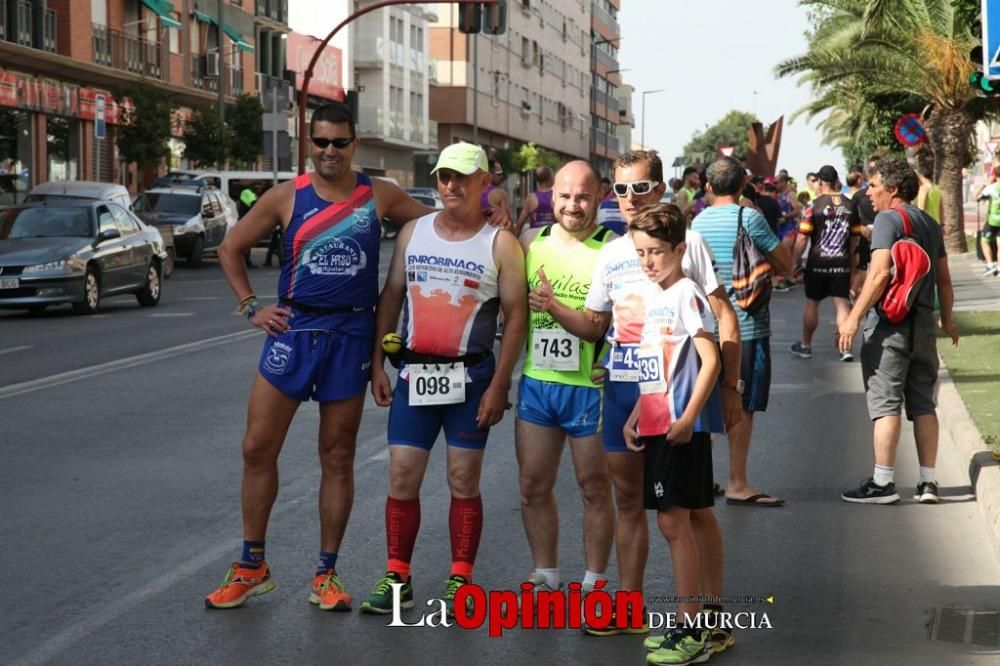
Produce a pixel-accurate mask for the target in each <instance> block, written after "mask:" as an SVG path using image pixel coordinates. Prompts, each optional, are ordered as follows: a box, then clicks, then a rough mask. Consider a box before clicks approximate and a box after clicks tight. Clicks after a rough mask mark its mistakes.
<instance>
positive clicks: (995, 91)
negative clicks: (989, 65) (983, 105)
mask: <svg viewBox="0 0 1000 666" xmlns="http://www.w3.org/2000/svg"><path fill="white" fill-rule="evenodd" d="M969 60H971V61H972V62H973V63H974V64H975V65H976V69H975V70H974V71H973V72H972V74H969V85H970V86H971V87H973V88H975V90H976V92H980V93H982V94H984V95H986V96H987V97H991V96H993V95H1000V80H994V79H989V78H987V77H986V75H985V74H984V73H983V47H982V46H976V47H975V48H973V49H972V51H970V52H969Z"/></svg>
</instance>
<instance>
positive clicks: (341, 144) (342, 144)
mask: <svg viewBox="0 0 1000 666" xmlns="http://www.w3.org/2000/svg"><path fill="white" fill-rule="evenodd" d="M309 140H310V141H312V142H313V145H314V146H316V147H317V148H319V149H320V150H326V148H327V146H329V145H330V144H333V147H334V148H336V149H337V150H343V149H344V148H347V147H348V146H349V145H351V144H352V143H354V137H353V136H351V137H346V138H340V139H327V138H325V137H322V136H311V137H309Z"/></svg>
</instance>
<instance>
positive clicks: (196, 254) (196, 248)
mask: <svg viewBox="0 0 1000 666" xmlns="http://www.w3.org/2000/svg"><path fill="white" fill-rule="evenodd" d="M204 254H205V239H204V238H203V237H201V236H198V237H197V238H195V239H194V245H192V246H191V253H190V254H189V255H188V261H187V263H188V266H190V267H191V268H200V267H201V259H202V256H203V255H204Z"/></svg>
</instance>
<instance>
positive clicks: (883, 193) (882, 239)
mask: <svg viewBox="0 0 1000 666" xmlns="http://www.w3.org/2000/svg"><path fill="white" fill-rule="evenodd" d="M919 188H920V182H919V180H918V178H917V174H916V172H914V170H913V169H912V168H911V167H910V165H909V164H907V163H906V161H905V160H900V159H892V158H886V159H883V160H880V161H879V162H878V163H877V164H876V166H875V175H874V176H873V177H872V178H871V181H870V182H869V184H868V197H869V198H870V199H871V202H872V205H873V206H874V208H875V210H876V211H878V215H877V216H876V217H875V225H874V227H873V228H872V238H871V245H872V256H871V264H870V266H869V268H868V275H867V277H866V279H865V283H864V286H863V287H862V289H861V294H860V295H859V296H858V299H857V302H855V304H854V307H853V308H852V310H851V313H850V314H849V315H848V317H847V319H845V320H844V321H843V322H842V323H841V325H840V327H839V335H838V338H839V347H840V351H842V352H843V351H846V350H849V349H850V348H851V344H852V342H853V341H854V337H855V336H856V335H857V333H858V329H859V328H860V326H861V319H862V317H866V318H865V323H864V333H863V339H864V342H863V344H862V347H861V368H862V375H863V378H864V384H865V395H866V397H867V401H868V415H869V417H870V418H871V420H872V421H873V422H874V426H873V427H874V437H873V441H874V447H875V469H874V472H873V474H872V476H871V477H870V478H868V479H866V480H865V481H864V483H862V484H861V486H860V487H858V488H855V489H852V490H848V491H846V492H844V493H843V494H842V495H841V498H842V499H843V500H844V501H845V502H854V503H859V504H892V503H894V502H898V501H899V494H898V493H897V492H896V486H895V483H894V473H895V460H896V448H897V446H898V445H899V435H900V427H901V414H902V411H903V408H904V406H905V408H906V417H907V418H908V419H909V420H911V421H913V433H914V438H915V439H916V443H917V457H918V459H919V461H920V480H919V482H918V483H917V488H916V493H915V495H914V497H915V499H916V500H917V501H918V502H920V503H923V504H932V503H937V501H938V487H937V481H936V479H935V464H936V459H937V447H938V418H937V411H936V405H935V402H934V387H935V384H936V383H937V373H938V356H937V341H936V337H935V336H936V333H937V329H936V326H935V321H934V290H935V287H936V288H937V294H938V297H939V299H940V303H941V309H940V313H941V321H940V324H941V328H942V329H943V330H944V332H945V333H947V334H948V336H949V337H951V341H952V344H953V345H957V344H958V331H957V329H956V328H955V324H954V322H953V321H952V318H951V314H952V304H953V303H954V292H953V290H952V285H951V273H950V272H949V270H948V257H947V256H946V254H945V248H944V241H943V239H942V236H941V231H940V228H939V227H938V225H937V223H936V222H935V221H934V220H933V219H932V218H931V217H930V216H928V215H927V214H926V213H924V212H923V211H921V210H920V209H918V208H917V207H916V206H914V205H913V204H912V203H911V202H912V201H913V199H914V198H916V196H917V192H918V190H919ZM866 315H867V316H866Z"/></svg>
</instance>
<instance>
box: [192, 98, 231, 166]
mask: <svg viewBox="0 0 1000 666" xmlns="http://www.w3.org/2000/svg"><path fill="white" fill-rule="evenodd" d="M229 144H230V135H229V130H228V128H227V127H226V125H225V124H224V123H223V122H222V121H221V120H220V119H219V115H218V114H217V113H216V112H215V110H214V109H209V110H208V111H202V110H198V111H195V112H194V113H193V114H191V119H190V120H189V121H187V123H186V124H185V125H184V158H185V159H188V160H190V161H191V162H193V163H194V164H195V165H197V166H200V167H206V166H212V165H216V166H219V167H220V168H221V167H222V166H223V165H224V164H225V162H226V155H227V154H228V152H229Z"/></svg>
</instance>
